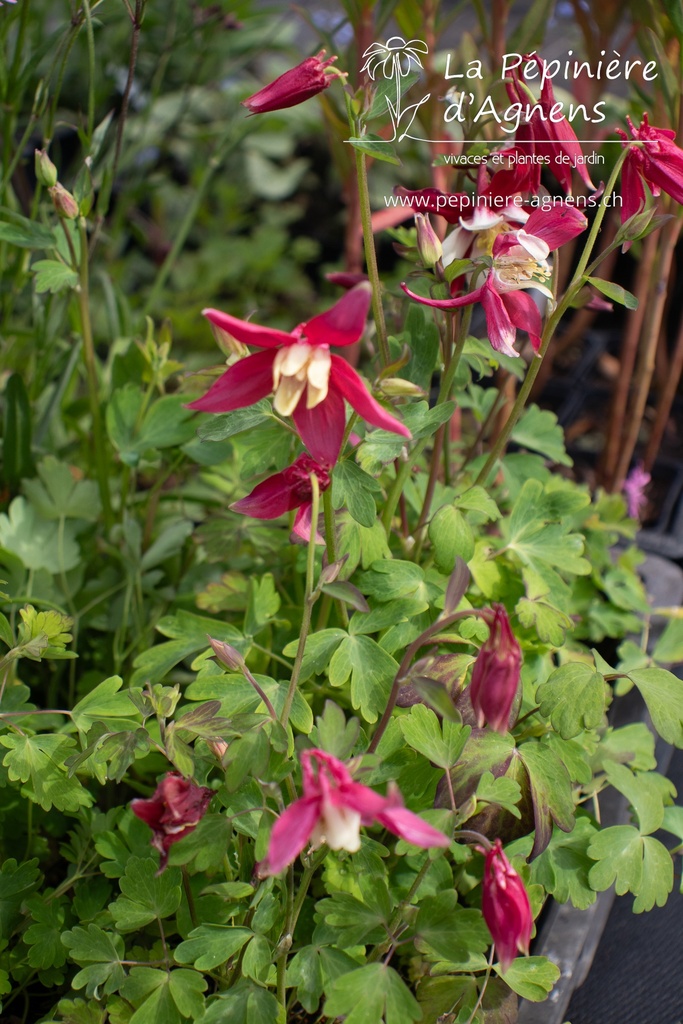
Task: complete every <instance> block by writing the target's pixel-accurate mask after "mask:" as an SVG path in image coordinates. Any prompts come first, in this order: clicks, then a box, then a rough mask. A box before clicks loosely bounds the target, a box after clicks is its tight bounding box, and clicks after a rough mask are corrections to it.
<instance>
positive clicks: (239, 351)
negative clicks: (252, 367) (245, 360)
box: [209, 321, 249, 358]
mask: <svg viewBox="0 0 683 1024" xmlns="http://www.w3.org/2000/svg"><path fill="white" fill-rule="evenodd" d="M209 323H210V324H211V332H212V334H213V336H214V338H215V339H216V344H217V345H218V347H219V349H220V350H221V352H223V353H225V355H226V356H239V357H240V358H242V357H243V356H248V355H249V349H248V348H247V346H246V345H243V344H242V342H241V341H238V340H237V338H234V337H233V336H232V334H229V333H228V331H224V330H223V328H222V327H218V325H217V324H214V323H211V321H209Z"/></svg>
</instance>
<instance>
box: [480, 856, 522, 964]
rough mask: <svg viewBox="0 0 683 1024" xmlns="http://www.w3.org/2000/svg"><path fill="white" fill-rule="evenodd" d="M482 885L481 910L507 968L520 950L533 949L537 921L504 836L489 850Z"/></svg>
mask: <svg viewBox="0 0 683 1024" xmlns="http://www.w3.org/2000/svg"><path fill="white" fill-rule="evenodd" d="M481 852H483V851H481ZM482 885H483V891H482V897H481V911H482V914H483V915H484V920H485V921H486V925H487V927H488V930H489V931H490V932H491V938H492V939H493V942H494V945H495V947H496V954H497V956H498V959H499V960H500V964H501V967H502V968H503V971H507V969H508V967H509V966H510V964H511V963H512V961H513V960H514V959H515V957H516V955H517V951H518V950H519V952H520V953H528V952H529V941H530V939H531V929H532V927H533V923H534V922H533V917H532V914H531V906H530V904H529V897H528V896H527V892H526V889H525V888H524V882H523V881H522V879H521V878H520V877H519V875H518V874H517V872H516V871H515V869H514V868H513V866H512V864H511V863H510V861H509V860H508V859H507V857H506V856H505V854H504V853H503V845H502V843H501V841H500V839H496V841H495V842H494V844H493V846H492V847H491V848H490V849H489V850H488V851H487V853H486V863H485V865H484V879H483V883H482Z"/></svg>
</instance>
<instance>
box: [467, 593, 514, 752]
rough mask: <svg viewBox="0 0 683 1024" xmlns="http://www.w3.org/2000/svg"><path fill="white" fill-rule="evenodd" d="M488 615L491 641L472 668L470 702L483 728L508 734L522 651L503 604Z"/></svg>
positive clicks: (482, 646) (484, 645)
mask: <svg viewBox="0 0 683 1024" xmlns="http://www.w3.org/2000/svg"><path fill="white" fill-rule="evenodd" d="M489 616H490V619H489V635H488V639H487V640H485V641H484V643H483V644H482V645H481V647H480V648H479V654H478V655H477V659H476V661H475V663H474V668H473V669H472V682H471V683H470V700H471V702H472V707H473V708H474V712H475V714H476V716H477V724H478V725H479V727H480V728H481V727H482V726H483V725H484V724H485V723H486V724H487V725H489V726H490V727H491V728H492V729H495V731H496V732H500V733H505V732H507V730H508V725H509V721H510V712H511V710H512V705H513V704H514V702H515V697H516V696H517V690H518V688H519V672H520V666H521V663H522V652H521V651H520V649H519V644H518V643H517V641H516V639H515V636H514V633H513V632H512V629H511V628H510V620H509V619H508V616H507V612H506V611H505V608H504V607H503V605H502V604H495V605H494V606H493V610H492V612H490V613H489Z"/></svg>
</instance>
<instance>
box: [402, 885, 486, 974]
mask: <svg viewBox="0 0 683 1024" xmlns="http://www.w3.org/2000/svg"><path fill="white" fill-rule="evenodd" d="M457 904H458V894H457V892H456V891H455V890H454V889H447V890H445V891H444V892H440V893H438V895H436V896H425V897H423V898H422V899H421V901H420V910H419V913H418V915H417V919H416V921H415V932H416V939H415V945H416V947H417V949H418V950H419V951H420V952H421V953H427V954H430V955H431V956H432V957H437V958H438V959H439V960H447V961H451V962H454V963H458V962H460V961H463V960H467V958H468V957H469V956H470V955H472V954H477V953H480V954H481V953H485V952H486V950H487V949H488V946H489V943H490V941H491V938H490V935H489V930H488V928H487V927H486V924H485V923H484V919H483V917H482V915H481V911H479V910H467V909H465V910H463V909H462V908H459V907H458V905H457Z"/></svg>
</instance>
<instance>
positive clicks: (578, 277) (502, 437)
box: [474, 150, 628, 486]
mask: <svg viewBox="0 0 683 1024" xmlns="http://www.w3.org/2000/svg"><path fill="white" fill-rule="evenodd" d="M627 153H628V150H624V151H623V152H622V153H621V154H620V155H619V157H618V159H617V162H616V163H615V165H614V168H613V169H612V173H611V174H610V176H609V180H608V182H607V186H606V188H605V192H604V195H603V197H602V200H601V202H600V206H599V208H598V212H597V213H596V215H595V220H594V221H593V224H592V226H591V229H590V232H589V234H588V239H587V241H586V245H585V247H584V250H583V252H582V254H581V258H580V259H579V264H578V266H577V268H576V270H575V271H574V276H573V277H572V279H571V281H570V282H569V285H568V286H567V290H566V292H565V293H564V295H563V297H562V298H561V299H560V301H559V302H558V304H557V306H556V308H555V310H554V312H552V313H551V314H550V316H549V317H548V319H547V321H546V324H545V327H544V329H543V333H542V335H541V346H540V348H539V350H538V353H537V354H536V357H535V358H534V360H533V361H532V363H531V365H530V366H529V369H528V371H527V375H526V377H525V378H524V381H523V382H522V386H521V387H520V389H519V392H518V394H517V398H516V400H515V404H514V405H513V407H512V409H511V410H510V415H509V416H508V418H507V420H506V423H505V426H504V427H503V429H502V430H501V432H500V434H499V435H498V437H497V439H496V442H495V444H494V445H493V447H492V449H491V452H490V454H489V457H488V459H487V460H486V462H485V464H484V466H483V468H482V470H481V472H480V473H479V476H478V477H477V479H476V480H475V482H474V483H475V486H476V485H478V484H481V485H485V484H486V482H487V480H488V478H489V475H490V473H491V470H492V469H493V468H494V466H495V465H496V463H497V462H498V460H499V459H500V456H501V454H502V453H503V452H504V451H505V448H506V447H507V443H508V441H509V440H510V435H511V434H512V431H513V430H514V428H515V425H516V423H517V420H518V419H519V417H520V416H521V414H522V412H523V410H524V407H525V405H526V403H527V401H528V399H529V395H530V394H531V389H532V388H533V386H534V382H535V380H536V377H537V376H538V373H539V371H540V369H541V364H542V363H543V357H544V356H545V354H546V352H547V351H548V346H549V345H550V342H551V341H552V339H553V337H554V334H555V331H556V330H557V327H558V324H559V322H560V320H561V319H562V317H563V316H564V314H565V312H566V311H567V309H568V307H569V305H570V304H571V302H572V299H573V298H574V296H575V295H576V294H577V292H579V291H580V290H581V288H582V287H583V285H584V284H585V282H586V278H587V277H588V274H587V272H586V268H587V267H588V261H589V259H590V257H591V253H592V252H593V248H594V246H595V243H596V241H597V238H598V234H599V233H600V228H601V226H602V222H603V219H604V217H605V213H606V212H607V208H608V204H609V200H610V199H611V197H612V195H613V194H614V190H615V187H616V183H617V179H618V177H619V173H620V171H621V167H622V164H623V163H624V160H625V159H626V154H627ZM596 264H597V261H596ZM592 269H593V265H591V267H590V268H589V271H590V270H592Z"/></svg>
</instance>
